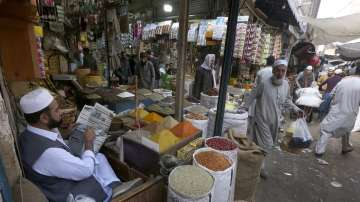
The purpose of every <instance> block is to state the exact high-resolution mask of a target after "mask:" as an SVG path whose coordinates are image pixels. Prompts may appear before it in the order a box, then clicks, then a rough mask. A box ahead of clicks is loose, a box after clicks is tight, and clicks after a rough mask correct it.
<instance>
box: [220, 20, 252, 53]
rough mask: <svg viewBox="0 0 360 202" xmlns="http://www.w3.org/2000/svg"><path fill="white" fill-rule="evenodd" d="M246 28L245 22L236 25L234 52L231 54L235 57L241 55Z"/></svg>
mask: <svg viewBox="0 0 360 202" xmlns="http://www.w3.org/2000/svg"><path fill="white" fill-rule="evenodd" d="M246 28H247V24H245V23H238V24H237V26H236V37H235V46H234V54H233V56H234V57H235V58H241V57H242V55H243V52H244V45H245V37H246ZM224 46H225V44H224Z"/></svg>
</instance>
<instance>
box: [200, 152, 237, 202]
mask: <svg viewBox="0 0 360 202" xmlns="http://www.w3.org/2000/svg"><path fill="white" fill-rule="evenodd" d="M193 164H194V165H195V166H198V167H200V168H202V169H204V170H205V171H207V172H209V173H210V174H211V175H212V176H213V177H214V179H215V183H214V194H213V197H212V199H211V202H218V201H221V202H229V201H230V200H231V196H230V194H231V186H232V182H233V180H232V178H233V174H234V173H233V171H234V170H233V166H234V163H233V162H232V161H231V159H230V158H229V157H227V156H226V155H224V154H222V153H220V152H217V151H216V150H213V149H211V148H201V149H198V150H196V151H195V152H194V154H193Z"/></svg>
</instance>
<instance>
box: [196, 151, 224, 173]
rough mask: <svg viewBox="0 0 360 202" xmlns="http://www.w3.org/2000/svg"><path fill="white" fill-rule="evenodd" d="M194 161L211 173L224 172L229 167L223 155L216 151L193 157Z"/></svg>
mask: <svg viewBox="0 0 360 202" xmlns="http://www.w3.org/2000/svg"><path fill="white" fill-rule="evenodd" d="M195 159H196V161H197V162H198V163H199V164H200V165H202V166H204V167H206V168H207V169H209V170H212V171H224V170H226V169H227V168H229V167H230V166H231V163H230V161H229V160H228V159H227V158H226V156H225V155H224V154H221V153H219V152H216V151H204V152H200V153H198V154H196V155H195Z"/></svg>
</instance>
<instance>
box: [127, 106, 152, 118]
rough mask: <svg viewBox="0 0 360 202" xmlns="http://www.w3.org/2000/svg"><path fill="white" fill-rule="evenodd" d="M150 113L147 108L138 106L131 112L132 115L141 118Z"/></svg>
mask: <svg viewBox="0 0 360 202" xmlns="http://www.w3.org/2000/svg"><path fill="white" fill-rule="evenodd" d="M148 114H149V112H147V111H146V110H144V109H141V108H138V109H136V110H134V111H132V112H131V113H130V116H131V117H133V118H135V117H138V118H140V119H143V118H144V117H145V116H147V115H148Z"/></svg>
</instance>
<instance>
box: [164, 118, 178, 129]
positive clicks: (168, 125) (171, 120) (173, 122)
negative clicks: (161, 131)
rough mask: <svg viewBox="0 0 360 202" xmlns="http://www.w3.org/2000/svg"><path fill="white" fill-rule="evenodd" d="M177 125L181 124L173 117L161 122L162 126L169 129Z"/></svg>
mask: <svg viewBox="0 0 360 202" xmlns="http://www.w3.org/2000/svg"><path fill="white" fill-rule="evenodd" d="M177 124H179V122H178V121H177V120H175V119H174V118H173V117H171V116H167V117H165V118H164V119H163V120H162V121H161V125H162V126H163V127H164V128H168V129H170V128H173V127H175V126H176V125H177Z"/></svg>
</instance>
